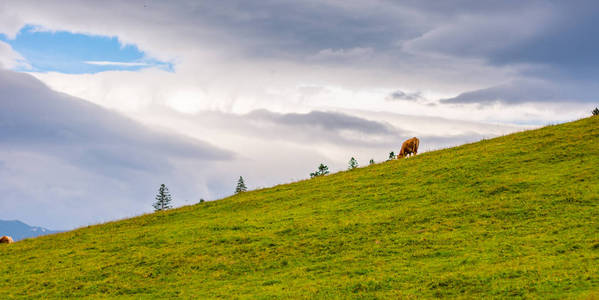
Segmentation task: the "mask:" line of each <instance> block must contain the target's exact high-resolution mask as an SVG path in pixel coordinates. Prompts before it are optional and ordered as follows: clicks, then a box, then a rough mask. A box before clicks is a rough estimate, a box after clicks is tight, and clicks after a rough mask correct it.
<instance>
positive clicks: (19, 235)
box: [0, 220, 60, 241]
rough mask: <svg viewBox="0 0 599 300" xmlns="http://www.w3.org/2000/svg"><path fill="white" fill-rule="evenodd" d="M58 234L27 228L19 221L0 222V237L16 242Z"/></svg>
mask: <svg viewBox="0 0 599 300" xmlns="http://www.w3.org/2000/svg"><path fill="white" fill-rule="evenodd" d="M57 232H60V231H59V230H49V229H46V228H43V227H37V226H29V225H27V224H25V223H23V222H21V221H18V220H14V221H4V220H0V236H3V235H8V236H11V237H12V238H13V240H15V241H18V240H22V239H26V238H31V237H36V236H40V235H46V234H52V233H57Z"/></svg>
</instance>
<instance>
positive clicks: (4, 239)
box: [0, 235, 14, 244]
mask: <svg viewBox="0 0 599 300" xmlns="http://www.w3.org/2000/svg"><path fill="white" fill-rule="evenodd" d="M10 243H14V241H13V240H12V238H11V237H10V236H6V235H5V236H3V237H1V238H0V244H10Z"/></svg>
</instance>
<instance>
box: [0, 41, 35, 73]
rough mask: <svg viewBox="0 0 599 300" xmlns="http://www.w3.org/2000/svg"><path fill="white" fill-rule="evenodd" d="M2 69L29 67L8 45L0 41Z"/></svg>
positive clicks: (0, 65) (0, 63)
mask: <svg viewBox="0 0 599 300" xmlns="http://www.w3.org/2000/svg"><path fill="white" fill-rule="evenodd" d="M2 67H4V68H7V69H13V68H29V67H30V66H29V64H28V63H27V62H26V61H25V59H24V58H23V56H21V54H19V53H17V52H15V51H14V50H13V49H12V47H11V46H10V45H9V44H7V43H5V42H3V41H0V69H1V68H2Z"/></svg>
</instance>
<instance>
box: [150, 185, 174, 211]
mask: <svg viewBox="0 0 599 300" xmlns="http://www.w3.org/2000/svg"><path fill="white" fill-rule="evenodd" d="M172 200H173V199H172V198H171V194H170V193H169V191H168V188H167V187H166V185H164V183H163V184H161V185H160V188H159V189H158V194H157V195H156V202H154V205H152V206H153V207H154V211H161V210H167V209H169V208H171V207H172V206H171V201H172Z"/></svg>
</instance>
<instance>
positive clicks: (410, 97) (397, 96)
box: [387, 90, 424, 101]
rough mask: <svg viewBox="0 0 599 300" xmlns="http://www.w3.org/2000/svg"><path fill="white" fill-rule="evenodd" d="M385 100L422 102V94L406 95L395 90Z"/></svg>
mask: <svg viewBox="0 0 599 300" xmlns="http://www.w3.org/2000/svg"><path fill="white" fill-rule="evenodd" d="M387 99H389V100H408V101H416V100H422V99H424V97H422V93H420V92H414V93H406V92H404V91H400V90H397V91H395V92H393V93H391V95H389V96H388V97H387Z"/></svg>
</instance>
